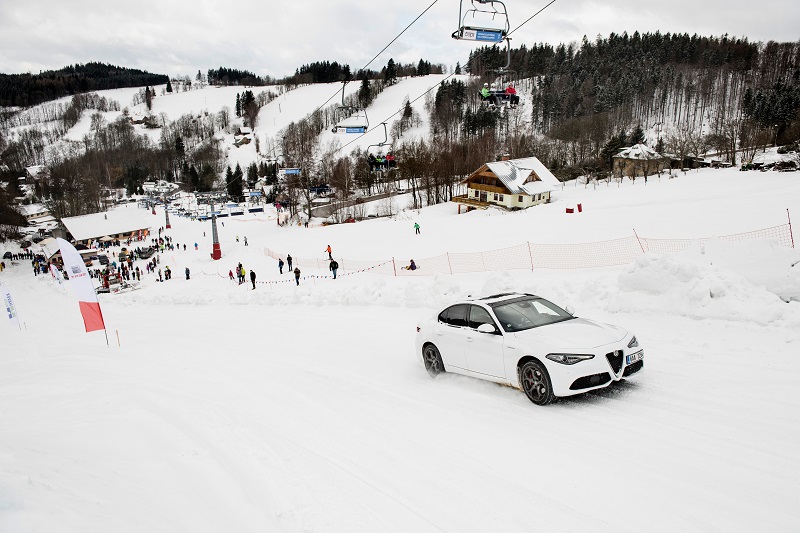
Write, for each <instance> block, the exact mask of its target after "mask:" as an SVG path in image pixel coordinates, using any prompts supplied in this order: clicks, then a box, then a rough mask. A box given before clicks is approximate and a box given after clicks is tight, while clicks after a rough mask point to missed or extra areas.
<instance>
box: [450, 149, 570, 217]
mask: <svg viewBox="0 0 800 533" xmlns="http://www.w3.org/2000/svg"><path fill="white" fill-rule="evenodd" d="M461 183H462V184H466V185H467V193H466V194H462V195H459V196H455V197H453V199H452V200H451V201H453V202H456V203H457V204H458V212H459V213H460V212H461V206H462V205H463V206H464V207H466V210H467V211H470V210H472V209H486V208H488V207H492V206H494V207H501V208H504V209H511V210H514V209H526V208H528V207H531V206H534V205H538V204H544V203H548V202H549V201H550V195H551V193H552V192H553V191H554V190H555V189H556V188H557V187H559V186H560V182H559V181H558V179H557V178H556V177H555V176H554V175H553V173H552V172H550V171H549V170H548V169H547V167H545V166H544V164H543V163H542V162H541V161H539V160H538V159H537V158H535V157H525V158H522V159H506V160H504V161H494V162H491V163H486V164H485V165H483V166H482V167H481V168H479V169H478V170H476V171H475V172H473V173H472V174H470V175H469V176H468V177H467V178H466V179H465V180H464V181H462V182H461Z"/></svg>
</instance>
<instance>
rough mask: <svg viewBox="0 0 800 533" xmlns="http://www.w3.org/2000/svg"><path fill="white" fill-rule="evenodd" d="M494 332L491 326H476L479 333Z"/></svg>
mask: <svg viewBox="0 0 800 533" xmlns="http://www.w3.org/2000/svg"><path fill="white" fill-rule="evenodd" d="M495 331H497V330H496V329H495V327H494V326H493V325H491V324H481V325H480V326H478V332H479V333H494V332H495Z"/></svg>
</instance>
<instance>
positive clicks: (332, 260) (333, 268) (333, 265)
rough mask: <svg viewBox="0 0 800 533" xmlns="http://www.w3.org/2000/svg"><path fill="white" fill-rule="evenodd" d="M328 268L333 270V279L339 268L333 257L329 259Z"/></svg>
mask: <svg viewBox="0 0 800 533" xmlns="http://www.w3.org/2000/svg"><path fill="white" fill-rule="evenodd" d="M328 268H329V269H330V271H331V272H333V279H336V271H337V270H339V263H337V262H336V260H335V259H331V264H330V265H329V266H328Z"/></svg>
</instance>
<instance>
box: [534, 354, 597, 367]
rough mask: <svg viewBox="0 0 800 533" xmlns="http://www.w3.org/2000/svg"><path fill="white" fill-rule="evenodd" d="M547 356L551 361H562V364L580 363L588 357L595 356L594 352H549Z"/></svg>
mask: <svg viewBox="0 0 800 533" xmlns="http://www.w3.org/2000/svg"><path fill="white" fill-rule="evenodd" d="M545 357H547V358H548V359H550V360H551V361H555V362H556V363H561V364H562V365H574V364H575V363H580V362H581V361H586V360H587V359H592V358H593V357H594V354H590V353H549V354H547V355H546V356H545Z"/></svg>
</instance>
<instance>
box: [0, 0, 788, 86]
mask: <svg viewBox="0 0 800 533" xmlns="http://www.w3.org/2000/svg"><path fill="white" fill-rule="evenodd" d="M548 1H549V0H506V6H507V8H508V12H509V19H510V27H511V28H512V29H514V28H516V27H517V26H519V25H520V24H522V23H523V22H525V20H526V19H528V17H530V16H531V15H533V14H534V13H535V12H536V11H538V10H539V9H541V8H542V7H544V6H545V5H546V4H547V3H548ZM432 2H433V0H405V1H399V0H370V1H369V2H355V1H352V0H351V1H343V0H291V1H281V0H268V1H264V0H239V1H236V2H220V1H211V0H166V1H164V0H160V1H154V0H132V1H127V2H120V1H118V0H111V1H108V0H106V1H88V0H69V1H65V0H27V1H25V0H0V72H2V73H6V74H16V73H22V72H31V73H38V72H39V71H40V70H52V69H59V68H61V67H64V66H66V65H71V64H75V63H86V62H89V61H101V62H104V63H111V64H114V65H119V66H123V67H130V68H139V69H143V70H147V71H150V72H154V73H159V74H167V75H170V76H175V75H184V74H187V75H190V76H192V77H194V74H196V73H197V71H198V70H200V71H202V72H203V73H204V74H205V73H206V72H207V71H208V69H209V68H217V67H220V66H224V67H229V68H237V69H243V70H249V71H251V72H254V73H256V74H258V75H261V76H263V75H271V76H274V77H282V76H285V75H289V74H292V73H294V70H295V69H296V68H297V67H299V66H300V65H302V64H306V63H310V62H313V61H323V60H330V61H338V62H340V63H347V64H349V65H350V66H351V67H352V68H353V69H354V70H356V69H359V68H361V67H364V66H365V65H366V63H367V62H368V61H369V60H370V59H371V58H372V57H373V56H374V55H375V54H376V53H378V51H380V50H381V49H382V48H383V47H384V46H386V45H387V44H388V43H389V42H390V41H391V40H392V38H394V37H395V36H396V35H397V34H398V33H400V31H402V29H403V28H405V27H406V26H407V25H408V24H409V23H410V22H411V21H412V20H414V18H415V17H417V16H418V15H419V14H420V13H422V11H423V10H425V8H426V7H428V6H429V5H430V4H431V3H432ZM465 3H466V4H468V0H465ZM458 12H459V1H458V0H438V1H437V2H436V3H435V5H433V7H432V8H431V9H430V10H429V11H428V12H427V13H426V14H425V15H424V16H423V17H422V18H421V19H420V20H419V21H418V22H417V23H416V24H414V25H413V26H412V27H411V28H410V29H409V30H408V31H407V32H406V33H405V34H404V35H403V36H402V37H400V39H398V40H397V41H396V42H395V43H394V44H393V45H392V46H391V47H390V48H389V49H388V50H387V51H386V52H384V53H383V54H382V55H381V56H379V57H378V58H377V59H376V60H375V61H374V62H373V63H372V64H370V65H369V66H370V68H374V69H375V70H380V68H381V67H383V66H384V65H386V62H387V61H388V60H389V58H390V57H391V58H394V60H395V61H396V62H401V63H409V62H413V63H416V62H417V61H418V60H419V59H420V58H424V59H426V60H429V61H431V62H432V63H443V64H445V65H447V66H448V67H451V66H453V65H455V64H456V62H461V64H464V62H465V61H466V58H467V56H468V54H469V51H470V50H471V49H472V48H474V46H475V43H469V42H466V41H455V40H453V39H451V38H450V34H451V33H452V32H453V31H454V30H455V29H456V28H457V26H458ZM798 22H800V2H797V0H762V1H760V2H749V1H748V2H745V1H742V0H726V1H723V0H670V1H659V2H656V1H650V2H632V1H630V0H625V1H623V0H609V1H606V2H596V1H590V0H556V2H555V3H554V4H553V5H551V6H550V7H548V8H547V9H546V10H545V11H543V12H542V13H541V14H539V15H538V16H536V17H535V18H534V19H533V20H531V21H530V22H528V23H527V24H525V25H524V26H522V27H521V28H520V29H519V30H518V31H516V32H514V34H513V35H512V38H513V40H512V46H519V45H520V44H522V43H525V44H528V45H530V44H534V43H537V42H548V43H552V44H557V43H560V42H565V43H568V42H572V41H580V40H581V38H582V37H583V36H584V35H586V36H587V37H588V38H589V39H590V40H593V39H594V38H595V37H596V36H597V35H598V34H599V35H601V36H603V37H607V36H608V35H609V33H611V32H616V33H622V32H624V31H627V32H628V33H633V32H634V31H637V30H638V31H639V32H653V31H656V30H659V31H661V32H662V33H666V32H672V33H678V32H680V33H684V32H686V33H689V34H693V33H697V34H700V35H704V36H710V35H715V36H719V35H722V34H726V33H727V34H728V35H730V36H736V37H747V38H748V39H749V40H750V41H765V42H766V41H769V40H775V41H797V40H798V39H800V29H798V28H799V27H798Z"/></svg>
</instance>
